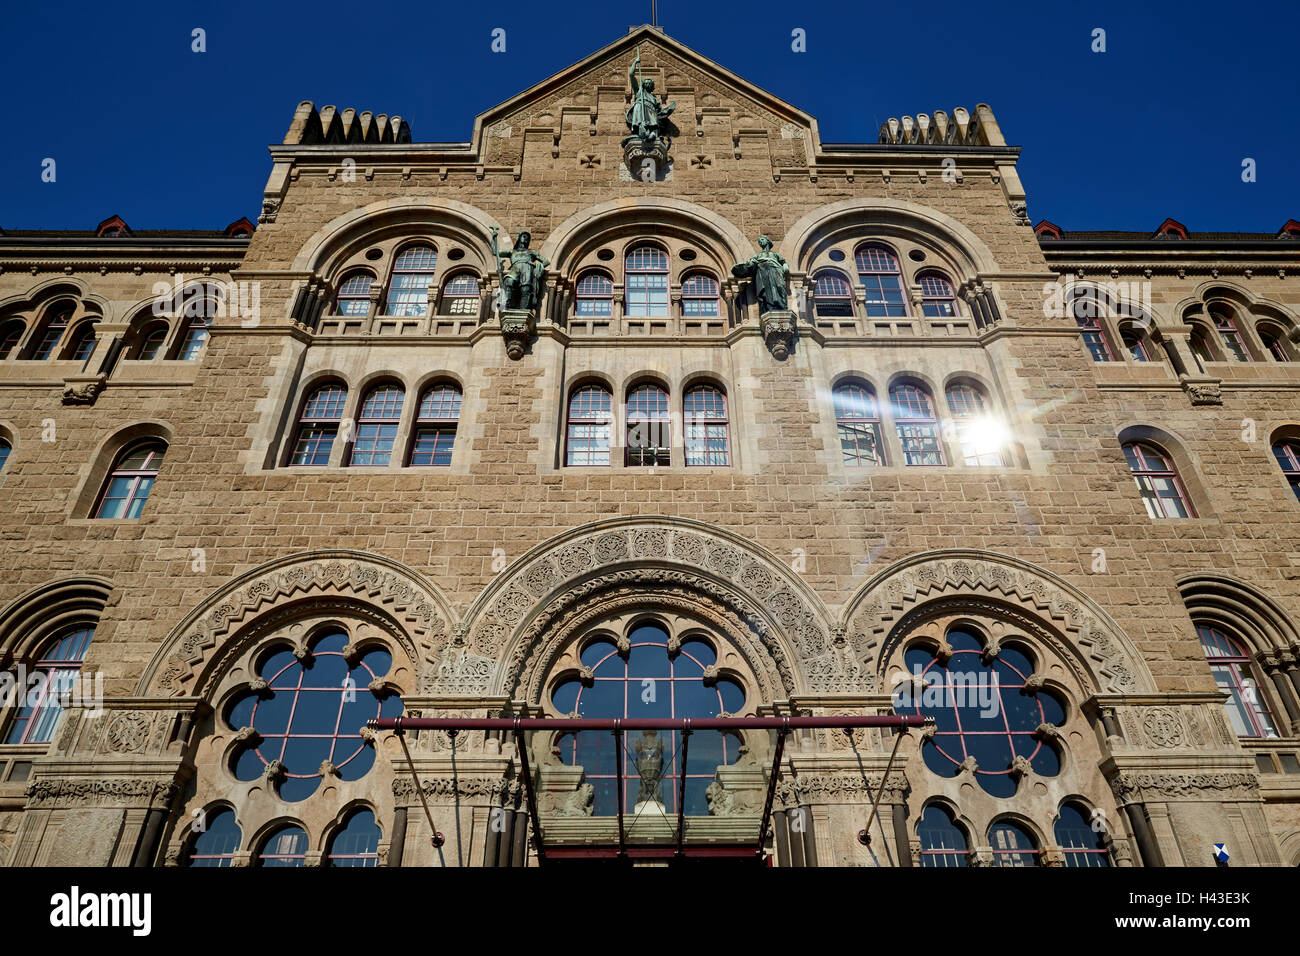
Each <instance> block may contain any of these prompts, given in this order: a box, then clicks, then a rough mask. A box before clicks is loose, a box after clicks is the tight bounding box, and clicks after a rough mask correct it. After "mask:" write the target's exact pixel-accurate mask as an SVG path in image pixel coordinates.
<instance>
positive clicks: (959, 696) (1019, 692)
mask: <svg viewBox="0 0 1300 956" xmlns="http://www.w3.org/2000/svg"><path fill="white" fill-rule="evenodd" d="M947 641H948V645H949V646H950V647H951V648H952V656H951V657H949V658H948V659H947V660H946V661H944V660H941V659H940V658H939V656H937V655H936V654H935V653H934V652H933V651H931V650H927V649H926V648H924V647H913V648H910V649H909V650H908V651H907V653H906V654H905V655H904V657H903V661H904V666H905V667H906V669H907V676H908V678H909V679H908V680H905V681H903V682H901V683H900V684H899V685H898V688H897V689H896V691H895V693H894V709H895V711H896V712H898V713H913V714H920V715H922V716H925V717H933V718H934V720H935V732H934V735H933V736H932V737H930V739H929V740H928V741H927V742H926V743H925V744H924V746H923V747H922V750H921V754H922V758H923V759H924V761H925V765H926V767H928V768H929V769H930V770H931V771H932V772H934V773H936V774H938V775H939V776H941V777H955V776H956V775H957V774H958V773H960V772H961V769H962V767H963V765H966V762H967V761H969V760H972V759H973V760H974V762H975V779H976V780H978V781H979V784H980V786H981V787H982V788H983V789H984V790H985V792H987V793H988V794H990V795H991V796H994V797H1009V796H1011V795H1013V794H1014V793H1015V792H1016V782H1017V780H1016V777H1017V775H1018V774H1017V766H1021V767H1022V769H1023V765H1021V764H1020V763H1019V760H1020V758H1023V759H1024V761H1026V762H1027V763H1028V765H1029V767H1031V768H1032V769H1033V771H1034V772H1035V773H1037V774H1039V775H1040V776H1043V777H1054V776H1056V775H1057V774H1058V773H1059V772H1060V770H1061V758H1060V755H1059V754H1058V753H1057V752H1056V751H1055V750H1054V749H1053V748H1052V746H1051V745H1050V744H1049V743H1048V742H1047V741H1046V740H1045V739H1043V737H1042V736H1040V734H1039V732H1038V728H1039V727H1041V726H1042V725H1043V724H1051V725H1054V726H1059V725H1060V724H1062V723H1063V722H1064V720H1065V708H1064V706H1063V705H1062V704H1061V702H1060V701H1059V700H1057V699H1056V697H1055V696H1054V695H1053V694H1051V693H1050V692H1048V691H1045V690H1041V689H1040V690H1034V689H1030V688H1026V686H1025V681H1026V679H1027V678H1029V677H1030V676H1031V675H1032V674H1033V672H1034V667H1033V663H1032V662H1031V661H1030V659H1029V657H1028V656H1027V655H1026V654H1025V653H1023V652H1022V651H1020V650H1018V649H1016V648H1014V647H1003V648H1001V650H999V652H998V654H997V656H996V657H994V658H992V659H991V660H987V661H986V659H985V657H984V655H983V645H982V644H981V642H980V639H979V638H978V637H977V636H976V635H975V634H973V633H971V632H969V631H965V630H961V629H958V628H954V629H953V630H950V631H949V632H948V635H947Z"/></svg>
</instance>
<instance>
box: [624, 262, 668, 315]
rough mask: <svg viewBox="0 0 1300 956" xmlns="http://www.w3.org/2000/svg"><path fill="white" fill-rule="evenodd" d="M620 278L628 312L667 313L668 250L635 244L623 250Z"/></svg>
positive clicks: (631, 313) (635, 313) (643, 313)
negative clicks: (625, 256) (623, 256)
mask: <svg viewBox="0 0 1300 956" xmlns="http://www.w3.org/2000/svg"><path fill="white" fill-rule="evenodd" d="M624 282H625V283H626V285H627V292H626V295H627V314H628V315H629V316H637V317H646V316H649V317H652V318H653V317H657V316H666V315H668V253H666V252H664V251H663V250H662V249H660V248H659V247H658V246H637V247H636V248H635V249H633V250H632V251H631V252H629V253H628V254H627V261H626V267H625V270H624Z"/></svg>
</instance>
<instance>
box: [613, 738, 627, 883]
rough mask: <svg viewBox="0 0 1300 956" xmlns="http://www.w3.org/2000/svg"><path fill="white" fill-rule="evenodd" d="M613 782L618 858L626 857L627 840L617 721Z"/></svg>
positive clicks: (621, 758) (621, 740) (621, 761)
mask: <svg viewBox="0 0 1300 956" xmlns="http://www.w3.org/2000/svg"><path fill="white" fill-rule="evenodd" d="M614 782H615V784H616V785H617V787H618V858H619V859H620V860H621V859H623V858H624V857H625V856H626V855H627V839H626V835H625V834H624V832H623V801H624V800H625V799H627V794H626V793H624V791H623V730H622V728H621V727H620V726H619V721H617V720H616V721H614Z"/></svg>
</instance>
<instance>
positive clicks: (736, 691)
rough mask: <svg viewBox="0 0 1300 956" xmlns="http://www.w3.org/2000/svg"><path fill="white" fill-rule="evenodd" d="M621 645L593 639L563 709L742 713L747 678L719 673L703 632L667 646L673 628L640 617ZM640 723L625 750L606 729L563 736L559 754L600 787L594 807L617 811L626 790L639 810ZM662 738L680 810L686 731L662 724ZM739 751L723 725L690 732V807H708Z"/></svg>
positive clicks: (666, 783) (562, 692)
mask: <svg viewBox="0 0 1300 956" xmlns="http://www.w3.org/2000/svg"><path fill="white" fill-rule="evenodd" d="M627 637H628V642H627V643H625V644H624V649H623V651H622V652H620V650H619V648H618V646H617V645H616V644H615V643H614V642H613V640H612V639H610V638H600V639H597V640H595V641H592V642H591V643H590V644H588V645H587V646H586V647H585V648H584V649H583V651H582V655H581V657H582V664H583V666H584V668H589V669H590V672H591V676H590V678H589V679H587V680H586V681H585V682H584V681H583V680H570V681H566V682H564V683H562V684H560V686H558V687H557V688H556V689H555V690H554V692H553V693H552V695H551V702H552V704H553V705H554V706H555V708H556V710H558V711H559V712H560V713H561V714H574V713H576V714H577V715H578V716H580V717H631V718H636V717H642V718H652V717H716V716H718V714H721V713H728V714H735V713H739V712H740V711H741V710H742V708H743V707H744V705H745V693H744V691H743V690H742V689H741V688H740V686H739V685H738V684H736V683H734V682H732V681H730V680H727V679H725V678H717V677H716V676H715V673H714V670H713V669H714V668H715V667H716V664H717V654H716V653H715V651H714V649H713V648H712V647H711V646H710V645H709V644H708V643H707V642H706V641H705V640H704V639H703V638H698V637H688V638H686V639H684V640H682V642H681V645H680V649H678V648H676V647H674V650H673V651H672V652H670V651H669V647H668V643H669V642H668V632H667V631H666V630H664V628H662V627H661V626H659V625H658V624H641V625H639V626H636V627H634V628H632V630H631V631H630V632H629V633H628V635H627ZM640 736H641V732H640V731H628V732H627V733H626V735H625V737H624V746H623V754H622V757H621V758H620V757H619V755H618V754H616V753H615V751H614V744H613V738H612V737H611V736H610V734H608V733H606V732H595V731H584V732H581V733H578V734H567V735H565V736H563V737H562V738H560V739H559V740H558V741H557V748H558V750H559V755H560V760H561V762H563V763H567V764H577V765H581V766H582V768H583V770H584V771H585V775H586V779H587V781H588V782H589V783H590V784H591V785H592V787H593V788H594V790H595V797H594V803H593V812H594V813H595V814H596V815H597V816H609V815H613V814H614V813H616V812H617V808H618V801H619V793H620V790H621V791H622V799H623V808H624V810H625V811H628V812H631V811H633V810H634V808H635V806H636V804H637V802H638V797H639V796H641V795H642V793H641V791H642V784H641V776H640V774H639V772H638V771H637V766H636V746H637V744H638V743H639V741H638V740H637V738H639V737H640ZM658 737H659V740H660V741H661V742H662V745H663V758H664V759H663V776H662V778H661V780H660V788H659V801H660V802H661V803H662V804H663V805H664V808H665V811H666V812H668V813H676V812H677V802H678V790H679V786H680V781H681V774H682V764H681V761H680V757H681V747H682V735H681V734H680V733H678V732H677V731H660V732H659V734H658ZM739 756H740V753H739V746H738V742H737V739H736V738H735V737H734V736H732V735H730V734H723V733H720V732H718V731H711V730H697V731H694V732H693V733H692V734H691V740H690V748H689V751H688V757H687V765H686V768H685V769H686V801H685V808H686V814H687V815H690V816H704V815H707V814H708V812H709V808H708V801H707V799H706V797H705V791H706V790H707V789H708V786H709V784H710V783H712V782H713V779H714V776H715V774H716V772H717V768H718V766H719V765H722V764H730V763H735V761H736V759H737V758H738V757H739Z"/></svg>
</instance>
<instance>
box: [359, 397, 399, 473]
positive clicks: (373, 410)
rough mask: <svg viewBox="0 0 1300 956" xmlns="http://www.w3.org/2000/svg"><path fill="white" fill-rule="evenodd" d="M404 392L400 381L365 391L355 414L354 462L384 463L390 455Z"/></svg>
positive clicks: (391, 457)
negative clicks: (397, 383)
mask: <svg viewBox="0 0 1300 956" xmlns="http://www.w3.org/2000/svg"><path fill="white" fill-rule="evenodd" d="M405 397H406V393H405V392H404V391H403V390H402V387H401V386H400V385H379V386H376V387H375V388H372V389H371V390H370V391H369V392H367V393H366V398H365V401H363V402H362V403H361V411H360V413H358V415H357V438H356V443H355V444H354V445H353V447H352V461H351V462H350V463H351V464H353V465H387V464H388V463H389V462H390V461H392V459H393V442H394V441H396V440H397V426H398V425H399V424H400V423H401V420H402V401H403V400H404V399H405Z"/></svg>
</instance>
